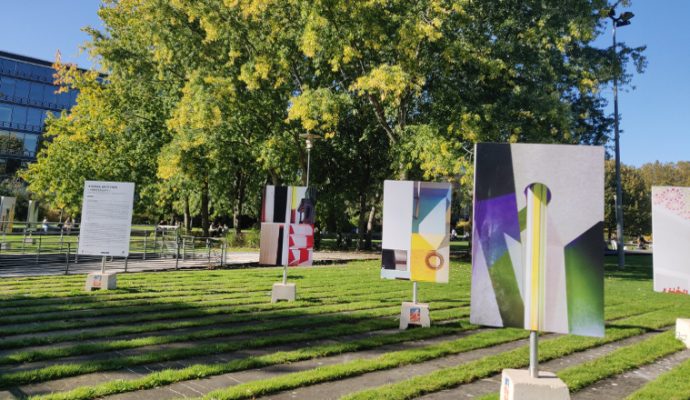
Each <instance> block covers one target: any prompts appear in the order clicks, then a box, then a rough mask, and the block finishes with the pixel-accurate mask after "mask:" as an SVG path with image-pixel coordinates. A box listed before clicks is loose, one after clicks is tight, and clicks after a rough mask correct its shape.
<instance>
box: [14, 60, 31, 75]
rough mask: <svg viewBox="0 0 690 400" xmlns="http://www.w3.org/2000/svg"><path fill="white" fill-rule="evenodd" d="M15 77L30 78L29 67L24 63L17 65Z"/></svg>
mask: <svg viewBox="0 0 690 400" xmlns="http://www.w3.org/2000/svg"><path fill="white" fill-rule="evenodd" d="M17 75H19V76H23V77H26V78H28V77H30V76H31V66H30V65H27V64H24V63H17Z"/></svg>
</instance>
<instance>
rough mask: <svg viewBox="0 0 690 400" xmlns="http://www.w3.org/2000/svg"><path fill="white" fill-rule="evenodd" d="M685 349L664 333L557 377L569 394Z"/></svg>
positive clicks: (681, 344) (673, 333)
mask: <svg viewBox="0 0 690 400" xmlns="http://www.w3.org/2000/svg"><path fill="white" fill-rule="evenodd" d="M684 348H685V345H684V344H683V343H682V342H680V341H679V340H676V338H675V332H674V331H672V330H671V331H667V332H663V333H660V334H658V335H655V336H653V337H651V338H649V339H646V340H644V341H641V342H639V343H635V344H632V345H629V346H625V347H621V348H620V349H617V350H615V351H613V352H611V353H610V354H607V355H605V356H603V357H600V358H597V359H596V360H592V361H588V362H585V363H583V364H580V365H577V366H573V367H570V368H566V369H564V370H563V371H561V372H559V373H558V376H559V377H560V378H561V379H562V380H563V381H564V382H565V383H566V384H567V385H568V387H569V388H570V390H571V391H572V392H575V391H578V390H580V389H582V388H584V387H586V386H589V385H591V384H592V383H594V382H597V381H600V380H602V379H604V378H608V377H610V376H614V375H619V374H622V373H623V372H626V371H630V370H631V369H634V368H637V367H640V366H642V365H645V364H649V363H651V362H654V361H656V360H658V359H659V358H662V357H665V356H668V355H670V354H673V353H675V352H678V351H681V350H683V349H684Z"/></svg>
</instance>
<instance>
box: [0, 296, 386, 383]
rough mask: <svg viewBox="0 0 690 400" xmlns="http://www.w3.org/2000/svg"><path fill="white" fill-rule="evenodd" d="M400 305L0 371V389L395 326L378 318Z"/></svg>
mask: <svg viewBox="0 0 690 400" xmlns="http://www.w3.org/2000/svg"><path fill="white" fill-rule="evenodd" d="M398 310H399V306H397V307H390V308H389V309H381V310H378V311H376V312H371V313H370V314H369V315H368V316H366V315H364V314H363V317H365V318H364V321H363V322H360V323H359V324H355V325H353V324H352V323H343V324H335V325H331V326H326V327H323V328H317V329H313V330H310V331H309V332H305V333H293V334H284V335H279V336H275V337H266V338H256V339H248V340H240V341H235V342H231V343H214V344H201V345H198V346H195V347H191V348H181V349H167V350H161V351H157V352H153V353H145V354H140V355H133V356H126V357H120V358H117V359H109V360H103V361H89V362H83V363H74V364H72V363H70V364H55V365H51V366H48V367H44V368H38V369H31V370H26V371H18V372H10V373H5V374H3V375H0V389H6V388H11V387H13V386H17V385H23V384H27V383H36V382H44V381H47V380H53V379H60V378H66V377H70V376H76V375H82V374H86V373H93V372H99V371H110V370H115V369H121V368H127V367H132V366H137V365H143V364H152V363H159V362H165V361H173V360H180V359H184V358H189V357H198V356H206V355H211V354H217V353H226V352H231V351H237V350H240V349H248V348H262V347H267V346H275V345H279V344H289V343H291V342H302V341H306V340H319V339H324V338H329V337H336V336H343V335H345V334H354V333H364V332H369V331H374V330H380V329H390V328H394V327H396V326H397V324H398V323H397V321H395V320H390V319H378V317H380V316H383V315H386V313H388V314H390V313H394V312H396V311H398Z"/></svg>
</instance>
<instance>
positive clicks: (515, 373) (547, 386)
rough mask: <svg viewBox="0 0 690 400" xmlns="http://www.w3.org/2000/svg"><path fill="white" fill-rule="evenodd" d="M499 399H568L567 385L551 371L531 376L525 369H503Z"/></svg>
mask: <svg viewBox="0 0 690 400" xmlns="http://www.w3.org/2000/svg"><path fill="white" fill-rule="evenodd" d="M501 400H570V391H569V390H568V386H566V384H565V383H563V381H562V380H560V379H559V378H558V377H557V376H556V375H555V374H553V373H551V372H542V371H539V378H538V379H535V378H532V377H531V376H530V374H529V371H528V370H526V369H504V370H503V376H502V377H501Z"/></svg>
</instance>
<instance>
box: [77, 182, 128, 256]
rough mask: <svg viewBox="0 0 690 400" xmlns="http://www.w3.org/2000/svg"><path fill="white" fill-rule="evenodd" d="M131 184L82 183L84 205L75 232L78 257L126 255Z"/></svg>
mask: <svg viewBox="0 0 690 400" xmlns="http://www.w3.org/2000/svg"><path fill="white" fill-rule="evenodd" d="M133 203H134V183H131V182H99V181H86V182H85V183H84V201H83V204H82V212H81V229H80V232H79V254H85V255H92V256H117V257H126V256H128V255H129V235H130V232H131V229H132V205H133Z"/></svg>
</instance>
